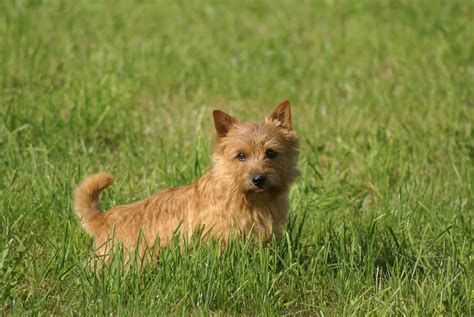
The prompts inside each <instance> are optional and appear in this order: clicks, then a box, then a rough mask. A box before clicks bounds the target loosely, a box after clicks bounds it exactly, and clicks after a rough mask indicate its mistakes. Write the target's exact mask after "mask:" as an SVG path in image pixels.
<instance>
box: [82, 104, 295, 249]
mask: <svg viewBox="0 0 474 317" xmlns="http://www.w3.org/2000/svg"><path fill="white" fill-rule="evenodd" d="M213 116H214V124H215V128H216V131H217V139H216V142H215V145H214V155H213V158H212V159H213V164H212V168H211V169H210V170H209V171H208V172H207V173H205V174H204V175H203V176H202V177H201V178H199V179H198V180H197V181H196V182H194V183H193V184H191V185H186V186H181V187H177V188H173V189H166V190H163V191H160V192H158V193H155V194H153V195H152V196H151V197H149V198H146V199H144V200H141V201H138V202H135V203H132V204H129V205H124V206H117V207H114V208H112V209H110V210H109V211H107V212H101V211H100V209H99V194H100V192H101V191H103V190H104V189H105V188H107V187H108V186H109V185H110V184H111V183H112V177H111V176H110V175H108V174H106V173H99V174H96V175H93V176H90V177H88V178H87V179H86V180H85V181H84V182H83V183H82V184H81V185H80V186H79V188H78V189H77V190H76V193H75V200H74V208H75V210H76V212H77V214H78V215H79V217H81V218H82V225H83V227H84V229H85V230H86V231H87V232H88V233H89V234H90V235H91V236H93V237H95V244H96V253H97V254H98V255H103V256H106V254H107V252H108V251H110V249H111V247H112V244H113V243H117V242H119V243H120V244H121V245H123V247H124V248H125V249H127V250H136V249H137V248H138V251H139V253H140V254H142V255H143V254H144V253H146V252H147V251H150V250H151V248H153V247H154V245H155V243H156V244H157V245H158V247H161V248H162V247H165V246H166V245H167V244H168V243H170V241H172V238H173V235H174V234H175V233H178V234H179V236H180V237H181V241H182V240H183V239H190V238H191V237H193V235H194V234H196V233H197V232H198V231H199V232H201V234H202V236H203V237H204V238H205V239H208V238H211V237H212V238H217V239H220V240H221V241H222V243H223V245H225V244H226V242H227V239H228V238H229V235H230V234H232V233H236V234H237V235H243V236H248V235H252V236H255V237H256V238H258V239H262V240H264V241H266V240H269V239H270V238H271V236H272V234H274V235H275V236H277V237H278V236H280V235H281V233H282V229H283V228H282V227H283V225H284V224H285V221H286V219H287V214H288V190H289V187H290V185H291V184H292V183H293V182H294V180H295V179H296V177H297V176H298V174H299V171H298V168H297V160H298V155H299V144H298V138H297V136H296V133H295V132H294V131H293V130H292V127H291V112H290V104H289V102H288V101H284V102H282V103H281V104H279V105H278V106H277V108H276V109H275V110H274V111H273V112H272V113H271V114H270V115H269V116H268V117H267V118H266V119H265V122H264V123H240V122H239V121H238V120H237V119H235V118H234V117H232V116H230V115H228V114H226V113H224V112H222V111H219V110H215V111H214V112H213Z"/></svg>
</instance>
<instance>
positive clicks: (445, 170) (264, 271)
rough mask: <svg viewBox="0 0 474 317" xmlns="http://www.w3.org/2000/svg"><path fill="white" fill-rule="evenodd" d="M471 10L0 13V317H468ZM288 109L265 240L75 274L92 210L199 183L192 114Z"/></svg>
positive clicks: (142, 5) (26, 9)
mask: <svg viewBox="0 0 474 317" xmlns="http://www.w3.org/2000/svg"><path fill="white" fill-rule="evenodd" d="M473 17H474V2H472V1H462V0H453V1H437V0H434V1H428V0H422V1H388V0H386V1H385V0H382V1H355V0H354V1H277V2H274V1H184V0H182V1H159V2H154V1H136V2H133V1H122V0H120V1H104V2H102V1H92V0H86V1H77V2H64V1H41V0H30V1H26V0H25V1H19V0H18V1H10V0H6V1H0V58H1V62H0V87H1V88H0V89H1V90H0V221H1V226H0V230H1V240H0V241H1V242H0V243H1V244H0V247H1V253H0V305H1V310H0V314H2V315H10V314H11V315H24V314H26V313H28V314H33V315H36V314H57V315H63V314H64V315H73V314H78V315H89V314H97V315H110V314H113V315H136V316H139V315H148V314H149V315H164V314H189V313H192V314H197V315H200V314H204V315H206V314H208V313H218V314H232V315H233V314H250V315H260V314H262V315H279V314H288V315H293V314H304V315H324V316H340V315H366V314H375V315H451V314H452V315H464V316H469V315H472V314H473V295H474V291H473V280H474V277H473V269H474V267H473V250H472V243H473V240H472V219H473V210H474V205H473V200H472V198H473V195H474V193H473V171H474V168H473V162H472V160H473V157H474V126H473V123H474V32H473V31H472V30H474V18H473ZM285 99H289V100H290V101H291V103H292V105H293V123H294V127H295V130H296V131H297V132H298V133H299V136H300V139H301V143H302V149H301V159H300V168H301V170H302V175H301V177H300V178H299V180H298V182H297V184H296V185H295V186H294V188H293V189H292V191H291V195H290V198H291V210H290V223H289V226H288V230H287V235H285V237H284V239H283V241H281V242H280V243H279V244H277V243H270V244H269V245H265V246H257V247H248V245H247V244H246V243H245V242H242V241H235V243H234V244H232V245H231V246H230V247H229V248H228V249H227V251H226V253H225V254H224V255H222V256H220V255H219V250H218V248H216V247H213V246H208V247H206V248H203V249H200V250H194V251H193V250H190V251H187V252H184V253H182V254H181V253H179V252H177V251H178V250H175V249H170V250H166V251H163V254H162V256H161V259H160V261H159V262H158V263H157V264H155V265H150V266H147V267H144V268H142V269H139V268H137V267H129V268H123V267H121V265H120V261H115V262H114V264H113V265H112V267H111V268H110V269H109V270H108V271H94V270H93V269H90V268H89V266H88V265H87V261H88V258H89V257H90V256H91V251H92V240H91V238H89V237H88V236H87V235H86V234H85V233H84V232H83V230H82V229H81V228H80V226H79V225H78V221H77V219H76V217H75V215H74V213H73V211H72V204H71V197H72V192H73V190H74V188H75V186H76V185H77V184H78V183H79V182H80V181H81V179H83V177H85V176H86V175H88V174H91V173H94V172H97V171H102V170H104V171H108V172H110V173H112V174H114V175H115V176H116V182H115V184H114V186H112V187H111V188H110V189H109V190H107V191H106V192H105V193H104V194H103V196H102V206H103V208H108V207H111V206H113V205H116V204H121V203H127V202H130V201H133V200H138V199H141V198H144V197H146V196H148V195H149V194H151V193H153V192H155V191H157V190H159V189H162V188H166V187H171V186H177V185H181V184H186V183H189V182H191V181H193V180H194V179H196V178H197V177H198V176H199V175H200V174H201V173H202V172H203V171H205V170H206V169H208V168H209V166H210V154H211V150H212V142H213V140H214V130H213V123H212V116H211V111H212V109H215V108H219V109H221V110H224V111H226V112H229V113H233V114H235V115H237V116H238V117H240V118H242V119H245V120H255V121H257V120H260V119H262V118H263V117H264V116H265V115H266V114H267V113H268V112H270V111H271V110H272V109H273V107H274V106H275V105H276V104H277V103H278V102H280V101H282V100H285Z"/></svg>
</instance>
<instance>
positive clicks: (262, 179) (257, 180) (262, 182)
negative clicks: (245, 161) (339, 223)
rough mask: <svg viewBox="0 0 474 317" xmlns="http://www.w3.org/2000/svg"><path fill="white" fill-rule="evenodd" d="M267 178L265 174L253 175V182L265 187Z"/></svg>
mask: <svg viewBox="0 0 474 317" xmlns="http://www.w3.org/2000/svg"><path fill="white" fill-rule="evenodd" d="M266 180H267V178H266V177H265V175H256V176H254V177H252V183H253V184H254V185H255V186H257V187H263V185H265V181H266Z"/></svg>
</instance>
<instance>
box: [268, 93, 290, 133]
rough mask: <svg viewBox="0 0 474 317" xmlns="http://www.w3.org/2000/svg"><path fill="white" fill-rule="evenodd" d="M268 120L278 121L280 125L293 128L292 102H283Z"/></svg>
mask: <svg viewBox="0 0 474 317" xmlns="http://www.w3.org/2000/svg"><path fill="white" fill-rule="evenodd" d="M267 121H270V122H272V121H273V122H276V123H278V126H280V127H282V128H285V129H288V130H291V107H290V102H289V101H288V100H285V101H283V102H281V103H280V104H279V105H278V106H277V107H276V108H275V110H273V112H272V113H271V114H270V115H269V116H268V117H267Z"/></svg>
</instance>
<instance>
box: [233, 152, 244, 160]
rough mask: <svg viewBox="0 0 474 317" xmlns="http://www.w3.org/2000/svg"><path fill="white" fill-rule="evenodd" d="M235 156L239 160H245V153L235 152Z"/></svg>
mask: <svg viewBox="0 0 474 317" xmlns="http://www.w3.org/2000/svg"><path fill="white" fill-rule="evenodd" d="M235 158H236V159H238V160H239V161H241V162H243V161H245V153H242V152H240V153H239V154H237V156H236V157H235Z"/></svg>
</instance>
